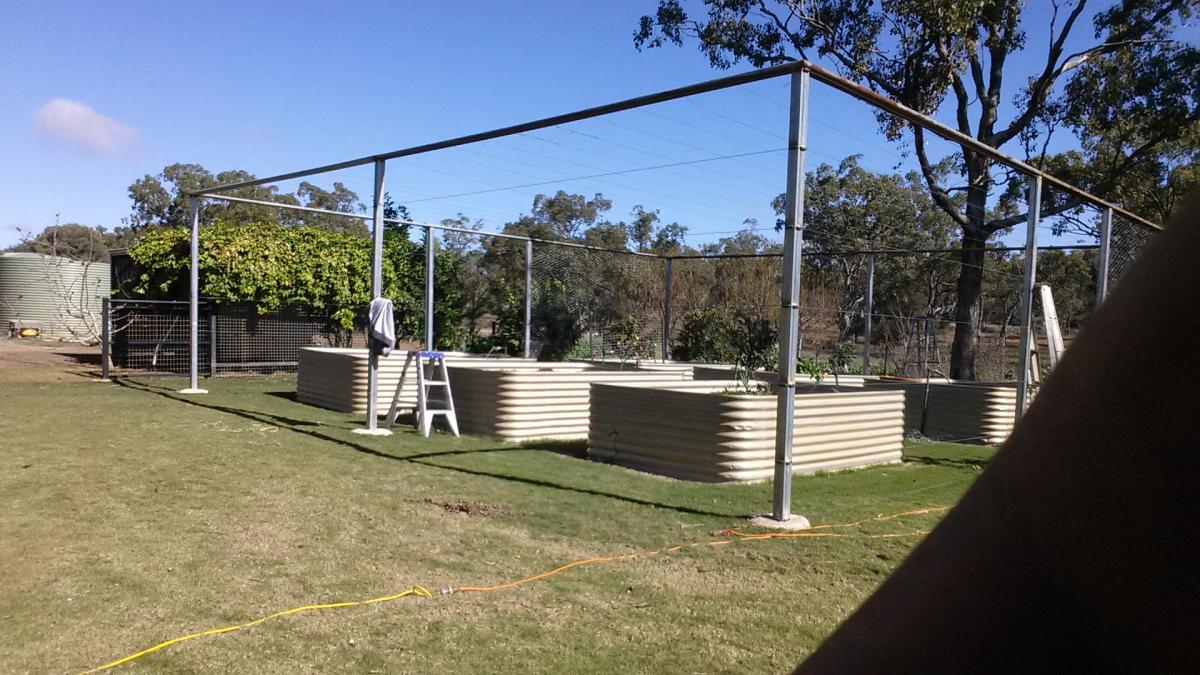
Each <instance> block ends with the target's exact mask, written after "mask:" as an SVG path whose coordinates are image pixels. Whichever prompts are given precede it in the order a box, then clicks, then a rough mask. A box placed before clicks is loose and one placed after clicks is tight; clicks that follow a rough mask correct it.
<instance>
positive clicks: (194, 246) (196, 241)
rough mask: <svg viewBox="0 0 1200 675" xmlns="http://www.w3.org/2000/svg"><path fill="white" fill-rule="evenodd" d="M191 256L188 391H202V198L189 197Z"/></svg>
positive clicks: (189, 265)
mask: <svg viewBox="0 0 1200 675" xmlns="http://www.w3.org/2000/svg"><path fill="white" fill-rule="evenodd" d="M188 221H189V222H190V224H191V244H190V248H191V257H190V258H189V263H188V268H189V269H188V272H189V274H188V289H189V290H188V329H189V335H188V353H189V354H188V355H189V362H188V388H187V392H188V393H200V199H199V198H198V197H189V198H188Z"/></svg>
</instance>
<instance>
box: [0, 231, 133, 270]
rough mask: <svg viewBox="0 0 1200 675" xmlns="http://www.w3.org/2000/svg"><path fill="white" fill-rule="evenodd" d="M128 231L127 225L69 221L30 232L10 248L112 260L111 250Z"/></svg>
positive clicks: (89, 259)
mask: <svg viewBox="0 0 1200 675" xmlns="http://www.w3.org/2000/svg"><path fill="white" fill-rule="evenodd" d="M126 234H127V232H126V230H125V228H117V230H116V231H115V232H109V231H107V230H105V229H104V228H103V227H88V226H86V225H80V224H78V223H65V224H63V225H51V226H49V227H47V228H46V229H44V230H42V231H41V232H39V233H37V234H36V235H32V236H27V237H25V238H24V239H22V241H21V242H20V243H18V244H14V245H12V246H10V247H8V249H7V250H9V251H26V252H30V253H41V254H43V255H53V256H60V257H63V258H70V259H72V260H79V261H81V262H108V250H109V249H110V248H116V247H118V246H121V245H123V244H124V237H125V236H126Z"/></svg>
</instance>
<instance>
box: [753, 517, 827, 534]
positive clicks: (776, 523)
mask: <svg viewBox="0 0 1200 675" xmlns="http://www.w3.org/2000/svg"><path fill="white" fill-rule="evenodd" d="M750 524H751V525H753V526H755V527H763V528H766V529H769V530H787V531H792V530H807V529H808V528H810V527H812V524H810V523H809V522H808V518H805V517H804V516H798V515H795V514H792V515H791V516H789V517H788V519H787V520H775V519H774V518H773V517H771V516H755V517H753V518H751V519H750Z"/></svg>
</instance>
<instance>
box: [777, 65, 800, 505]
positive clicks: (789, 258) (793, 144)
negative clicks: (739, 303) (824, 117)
mask: <svg viewBox="0 0 1200 675" xmlns="http://www.w3.org/2000/svg"><path fill="white" fill-rule="evenodd" d="M808 87H809V70H808V68H804V69H803V70H801V71H800V72H798V73H793V74H792V88H791V107H790V112H789V115H788V164H787V201H786V207H785V209H784V227H783V279H782V282H781V288H780V293H779V294H780V305H779V373H778V375H777V376H776V380H777V384H778V386H779V394H778V401H777V406H776V416H775V486H774V487H775V491H774V498H773V504H772V510H771V517H772V518H773V519H774V520H777V521H786V520H789V519H790V518H791V515H792V431H793V426H794V424H795V420H794V415H795V409H796V341H797V339H798V337H799V324H800V264H801V249H802V248H803V245H804V153H805V150H806V149H807V144H808Z"/></svg>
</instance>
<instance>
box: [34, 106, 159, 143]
mask: <svg viewBox="0 0 1200 675" xmlns="http://www.w3.org/2000/svg"><path fill="white" fill-rule="evenodd" d="M33 132H34V133H35V134H37V135H38V136H41V137H42V138H45V139H49V140H52V141H56V142H59V143H62V144H64V145H66V146H68V147H71V148H73V149H75V150H78V151H80V152H84V153H86V154H89V155H94V156H97V157H124V156H129V155H131V154H133V153H134V152H135V151H136V150H137V148H138V146H139V145H140V143H141V139H140V138H139V136H138V132H137V129H134V128H133V127H131V126H129V125H126V124H122V123H121V122H118V121H117V120H114V119H113V118H111V117H106V116H104V115H101V114H100V113H98V112H96V111H95V110H93V109H92V108H91V107H89V106H87V105H85V104H83V103H80V102H79V101H72V100H70V99H66V98H56V99H54V100H52V101H50V102H49V103H47V104H46V105H44V106H42V107H41V108H38V110H37V112H36V113H34V114H33Z"/></svg>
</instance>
